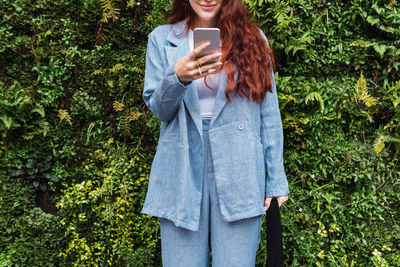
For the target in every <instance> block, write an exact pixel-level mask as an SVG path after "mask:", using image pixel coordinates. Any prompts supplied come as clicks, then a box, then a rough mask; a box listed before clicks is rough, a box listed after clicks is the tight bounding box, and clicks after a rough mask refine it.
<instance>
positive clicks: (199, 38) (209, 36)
mask: <svg viewBox="0 0 400 267" xmlns="http://www.w3.org/2000/svg"><path fill="white" fill-rule="evenodd" d="M205 41H210V45H209V46H208V47H207V48H206V49H204V50H203V51H201V53H200V55H199V57H202V56H204V55H207V54H211V53H214V52H219V51H220V45H221V40H220V34H219V29H218V28H195V29H194V31H193V45H194V47H193V49H194V48H195V47H197V46H198V44H199V43H201V42H205ZM217 61H218V59H216V60H212V61H210V63H213V62H217Z"/></svg>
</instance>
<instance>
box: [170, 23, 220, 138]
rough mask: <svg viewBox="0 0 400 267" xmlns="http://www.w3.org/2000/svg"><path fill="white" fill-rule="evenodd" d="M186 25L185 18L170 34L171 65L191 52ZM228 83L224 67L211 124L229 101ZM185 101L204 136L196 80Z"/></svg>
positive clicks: (187, 91) (190, 87) (176, 24)
mask: <svg viewBox="0 0 400 267" xmlns="http://www.w3.org/2000/svg"><path fill="white" fill-rule="evenodd" d="M185 26H186V24H185V20H181V21H179V22H177V23H175V24H174V25H173V27H172V31H171V32H170V33H169V34H168V37H167V40H168V41H169V42H170V43H171V46H166V48H165V49H166V53H167V59H168V63H169V64H170V65H172V64H175V63H176V61H177V60H178V59H180V58H182V57H184V56H186V55H187V54H188V53H189V52H190V49H189V39H188V34H187V32H185V33H183V31H184V30H185ZM226 85H227V76H226V72H225V70H224V69H222V70H221V76H220V79H219V85H218V91H217V95H216V99H215V103H214V107H213V113H212V116H211V121H210V124H213V122H214V121H215V119H216V118H217V117H218V115H219V114H220V112H221V110H222V108H223V107H224V105H225V103H226V102H227V99H226V97H225V89H226ZM183 101H184V103H185V104H186V106H187V109H188V111H189V113H190V115H191V116H192V119H193V121H194V123H195V125H196V127H197V130H198V131H199V134H200V136H202V121H201V114H200V103H199V96H198V92H197V88H196V85H195V83H194V82H192V83H191V84H190V85H189V86H188V88H187V89H186V92H185V96H184V97H183Z"/></svg>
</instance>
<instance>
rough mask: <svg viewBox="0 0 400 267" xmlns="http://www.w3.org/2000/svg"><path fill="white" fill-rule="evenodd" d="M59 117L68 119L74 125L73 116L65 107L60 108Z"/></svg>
mask: <svg viewBox="0 0 400 267" xmlns="http://www.w3.org/2000/svg"><path fill="white" fill-rule="evenodd" d="M58 117H60V120H61V121H63V120H66V121H67V122H68V123H69V124H70V125H72V119H71V116H70V115H69V114H68V111H67V110H65V109H60V110H59V111H58Z"/></svg>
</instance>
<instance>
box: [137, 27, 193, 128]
mask: <svg viewBox="0 0 400 267" xmlns="http://www.w3.org/2000/svg"><path fill="white" fill-rule="evenodd" d="M162 39H163V40H162V41H165V40H164V38H162ZM162 46H163V44H162V43H160V42H158V41H157V38H156V33H155V31H153V32H151V33H150V34H149V38H148V43H147V51H146V67H145V78H144V89H143V94H142V96H143V100H144V102H145V104H146V106H147V107H148V108H149V109H150V110H151V111H152V112H153V113H154V114H155V116H156V117H157V118H158V119H160V120H161V121H169V120H171V119H172V118H173V117H174V115H175V113H176V111H177V109H178V108H179V105H180V104H181V102H182V100H183V96H184V92H185V89H186V88H187V87H188V86H189V84H190V83H185V84H183V83H181V82H180V81H179V79H178V77H177V76H176V73H175V69H174V65H170V66H169V67H164V65H167V63H166V60H165V56H164V55H162V53H161V52H160V51H162V48H163V47H162Z"/></svg>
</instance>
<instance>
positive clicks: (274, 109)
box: [260, 30, 290, 197]
mask: <svg viewBox="0 0 400 267" xmlns="http://www.w3.org/2000/svg"><path fill="white" fill-rule="evenodd" d="M260 32H261V35H262V36H263V38H264V39H265V41H266V43H267V45H268V46H269V44H268V39H267V37H266V36H265V34H264V33H263V32H262V31H261V30H260ZM270 69H271V77H272V91H273V92H272V93H270V92H269V91H268V92H267V95H266V98H265V99H264V101H263V102H262V103H261V138H262V143H263V149H264V161H265V169H266V171H267V176H266V187H267V188H266V192H265V196H266V197H276V196H284V195H287V194H289V193H290V190H289V185H288V181H287V177H286V174H285V169H284V166H283V128H282V120H281V114H280V110H279V103H278V95H277V90H276V85H275V77H274V73H273V69H272V66H271V68H270Z"/></svg>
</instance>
